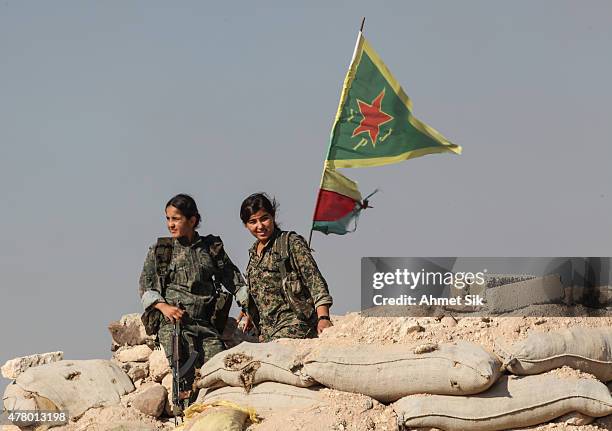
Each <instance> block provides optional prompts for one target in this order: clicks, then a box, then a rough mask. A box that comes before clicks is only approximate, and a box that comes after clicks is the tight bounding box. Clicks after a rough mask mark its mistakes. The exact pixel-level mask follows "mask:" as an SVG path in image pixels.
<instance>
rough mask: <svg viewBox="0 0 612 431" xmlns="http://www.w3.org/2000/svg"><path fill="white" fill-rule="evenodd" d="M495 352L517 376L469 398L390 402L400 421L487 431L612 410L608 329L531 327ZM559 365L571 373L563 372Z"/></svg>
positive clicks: (415, 397)
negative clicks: (533, 330)
mask: <svg viewBox="0 0 612 431" xmlns="http://www.w3.org/2000/svg"><path fill="white" fill-rule="evenodd" d="M500 356H502V359H503V360H504V364H503V368H504V369H505V370H506V371H508V372H510V373H512V374H517V375H521V376H522V377H519V376H512V375H511V376H505V377H504V378H502V379H500V381H499V382H498V383H497V384H495V385H494V386H493V387H492V388H491V389H490V390H488V391H486V392H484V393H481V394H478V395H476V396H471V397H461V396H443V395H430V394H427V395H422V394H421V395H413V396H408V397H404V398H402V399H400V400H399V401H397V402H396V403H395V404H394V409H395V411H396V413H397V414H398V418H399V422H400V423H401V424H402V425H403V426H406V427H411V428H413V427H415V428H416V427H435V428H440V429H443V430H447V431H452V430H463V429H474V430H483V431H492V430H502V429H507V428H519V427H527V426H531V425H538V424H541V423H544V422H548V421H551V420H553V419H556V418H559V417H561V416H563V415H566V414H568V413H579V414H580V415H581V416H582V417H583V418H585V419H584V420H586V421H587V422H588V420H589V419H590V420H592V418H597V417H603V416H608V415H610V414H612V397H611V396H610V391H609V389H608V387H607V386H606V385H605V384H604V382H607V381H610V380H612V328H609V327H605V328H582V327H574V328H571V329H562V330H558V331H553V332H548V333H538V332H536V333H533V334H531V335H530V336H529V337H528V338H526V339H525V340H523V341H520V342H518V343H516V344H514V345H513V346H512V347H510V348H509V349H508V350H507V352H504V353H501V354H500ZM560 367H567V368H560ZM564 369H565V370H569V371H571V373H568V372H567V371H565V374H568V375H564V374H563V372H564V371H563V370H564ZM551 370H552V371H551ZM546 372H548V373H547V374H542V373H546ZM583 373H588V375H585V374H583ZM593 376H594V377H593Z"/></svg>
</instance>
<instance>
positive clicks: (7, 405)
mask: <svg viewBox="0 0 612 431" xmlns="http://www.w3.org/2000/svg"><path fill="white" fill-rule="evenodd" d="M2 402H3V404H4V410H7V411H23V410H30V411H34V410H47V411H51V412H52V411H58V410H59V409H58V408H57V406H56V405H55V404H54V403H53V402H52V401H51V400H49V399H48V398H45V397H42V396H40V395H38V394H33V393H31V392H28V391H24V390H23V389H21V387H20V386H19V385H17V384H16V383H12V384H10V385H8V386H7V387H6V389H5V390H4V395H3V396H2ZM58 422H59V421H58ZM35 423H36V422H35V421H34V420H31V421H28V420H27V417H26V418H25V419H24V420H22V421H19V425H20V426H29V425H34V424H35Z"/></svg>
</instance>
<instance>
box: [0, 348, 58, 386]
mask: <svg viewBox="0 0 612 431" xmlns="http://www.w3.org/2000/svg"><path fill="white" fill-rule="evenodd" d="M62 359H64V352H49V353H36V354H34V355H28V356H22V357H20V358H14V359H10V360H8V361H6V363H5V364H4V365H3V366H2V368H0V371H1V372H2V377H4V378H6V379H11V380H15V379H16V378H17V376H19V374H21V373H23V372H24V371H25V370H27V369H28V368H31V367H36V366H38V365H44V364H50V363H51V362H57V361H61V360H62Z"/></svg>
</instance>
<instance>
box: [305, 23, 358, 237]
mask: <svg viewBox="0 0 612 431" xmlns="http://www.w3.org/2000/svg"><path fill="white" fill-rule="evenodd" d="M364 25H365V16H364V17H363V18H362V19H361V26H360V27H359V34H358V35H357V45H358V44H359V39H360V37H361V34H362V33H363V27H364ZM357 45H356V46H355V52H353V58H351V64H352V62H353V59H354V57H355V53H356V50H357ZM340 103H342V96H341V102H340ZM335 123H336V121H334V126H335ZM333 132H334V131H333V129H332V134H333ZM331 147H332V145H331V139H330V141H329V146H328V147H327V155H326V156H325V161H324V162H323V172H322V174H321V183H320V185H319V191H318V192H317V202H316V204H315V208H314V211H313V213H312V223H311V225H310V235H309V236H308V248H310V243H311V242H312V232H313V231H314V224H315V220H314V217H315V214H316V213H317V210H318V209H319V202H320V200H321V187H323V179H324V178H325V168H326V167H327V160H329V155H330V153H331Z"/></svg>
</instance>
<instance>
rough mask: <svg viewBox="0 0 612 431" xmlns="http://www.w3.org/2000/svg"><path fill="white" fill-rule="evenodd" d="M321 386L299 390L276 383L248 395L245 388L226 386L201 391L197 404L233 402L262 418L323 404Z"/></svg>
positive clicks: (258, 386) (261, 387)
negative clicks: (249, 409) (251, 410)
mask: <svg viewBox="0 0 612 431" xmlns="http://www.w3.org/2000/svg"><path fill="white" fill-rule="evenodd" d="M320 389H321V386H313V387H310V388H298V387H295V386H291V385H285V384H282V383H275V382H264V383H260V384H258V385H256V386H253V388H252V389H251V391H250V392H249V393H247V392H246V391H245V390H244V388H238V387H231V386H226V387H223V388H220V389H215V390H212V391H200V395H199V396H198V400H197V402H204V403H212V402H217V401H221V400H226V401H231V402H234V403H236V404H239V405H241V406H245V407H251V408H253V409H255V411H256V412H257V414H258V415H259V416H261V417H266V416H269V415H270V414H272V413H275V412H276V413H278V412H285V411H287V410H290V409H296V408H303V407H311V406H314V405H319V404H321V403H323V402H324V401H322V398H321V396H320V394H319V390H320Z"/></svg>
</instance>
